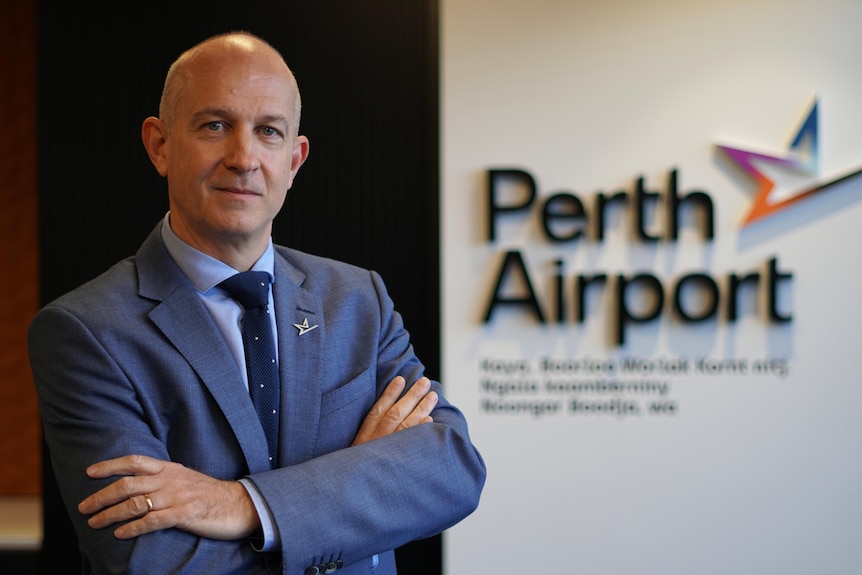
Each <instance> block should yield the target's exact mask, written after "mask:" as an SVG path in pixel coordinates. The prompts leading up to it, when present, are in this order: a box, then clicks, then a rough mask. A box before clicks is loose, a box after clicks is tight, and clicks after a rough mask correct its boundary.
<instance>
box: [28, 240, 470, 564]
mask: <svg viewBox="0 0 862 575" xmlns="http://www.w3.org/2000/svg"><path fill="white" fill-rule="evenodd" d="M273 297H274V299H275V311H276V322H277V325H278V338H279V345H278V347H279V354H280V355H279V369H280V375H281V385H282V392H281V414H282V419H281V424H280V447H279V468H278V469H275V470H269V465H268V458H267V447H266V439H265V437H264V434H263V431H262V429H261V427H260V423H259V421H258V419H257V416H256V414H255V411H254V408H253V406H252V403H251V400H250V399H249V396H248V393H247V391H246V389H245V386H244V384H243V379H242V377H241V374H240V372H239V368H238V367H237V365H236V362H235V361H234V360H233V358H232V356H231V354H230V352H229V351H228V349H227V346H226V344H225V343H224V340H223V339H222V337H221V336H220V334H219V332H218V330H217V328H216V327H215V325H214V323H213V321H212V320H211V318H210V316H209V314H208V312H207V310H206V309H205V307H204V306H203V304H202V302H201V301H200V298H199V296H198V295H197V294H196V292H195V291H194V289H193V288H192V286H191V284H190V283H189V281H188V280H187V279H186V277H185V275H184V274H183V273H182V272H181V271H180V269H179V267H178V266H177V265H176V264H175V263H174V261H173V260H172V259H171V258H170V256H169V255H168V253H167V251H166V250H165V247H164V245H163V244H162V242H161V239H160V235H159V228H158V227H157V228H156V230H155V231H154V232H153V233H152V234H151V235H150V237H149V238H148V239H147V240H146V242H145V243H144V244H143V245H142V247H141V249H140V250H139V251H138V253H137V254H136V256H135V257H132V258H129V259H126V260H124V261H122V262H120V263H118V264H117V265H115V266H114V267H113V268H111V269H110V270H108V271H107V272H105V273H104V274H103V275H101V276H100V277H98V278H97V279H95V280H93V281H91V282H89V283H87V284H85V285H84V286H82V287H80V288H78V289H76V290H74V291H73V292H71V293H69V294H66V295H65V296H63V297H61V298H59V299H58V300H56V301H54V302H53V303H51V304H49V305H47V306H46V307H45V308H44V309H42V310H41V311H40V312H39V313H38V314H37V316H36V318H35V319H34V321H33V324H32V326H31V329H30V361H31V366H32V369H33V374H34V378H35V382H36V387H37V390H38V394H39V401H40V410H41V414H42V421H43V426H44V433H45V437H46V440H47V443H48V446H49V448H50V451H51V461H52V464H53V467H54V470H55V473H56V476H57V479H58V483H59V486H60V490H61V493H62V495H63V499H64V501H65V503H66V506H67V509H68V512H69V514H70V516H71V518H72V522H73V524H74V525H75V529H76V531H77V534H78V537H79V540H80V544H81V548H82V551H83V553H84V556H85V558H86V560H87V561H88V562H89V564H90V569H91V570H92V572H93V573H141V574H146V575H153V574H154V573H159V574H160V575H164V574H168V573H183V574H190V573H202V574H203V573H205V574H207V575H217V574H228V573H231V574H233V573H236V574H240V573H241V574H243V575H247V574H251V573H267V572H275V573H284V574H301V573H305V571H306V569H307V568H309V567H311V566H315V565H325V564H327V563H329V562H335V561H339V560H340V563H339V564H340V565H343V566H342V567H341V568H340V569H339V571H338V573H340V574H352V573H386V574H388V573H394V572H395V563H394V555H393V553H392V551H391V550H392V549H394V548H395V547H398V546H400V545H402V544H404V543H407V542H409V541H411V540H413V539H417V538H422V537H428V536H431V535H434V534H436V533H439V532H440V531H441V530H443V529H445V528H447V527H449V526H451V525H453V524H454V523H456V522H457V521H459V520H460V519H462V518H463V517H465V516H466V515H468V514H469V513H470V512H472V511H473V509H475V506H476V505H477V503H478V499H479V494H480V492H481V489H482V486H483V483H484V479H485V468H484V464H483V462H482V459H481V457H480V455H479V454H478V452H477V451H476V450H475V448H474V447H473V445H472V444H471V442H470V438H469V436H468V433H467V425H466V423H465V421H464V418H463V416H462V415H461V413H460V412H459V411H458V410H457V409H456V408H455V407H453V406H452V405H450V404H449V403H447V402H446V400H445V399H444V398H443V396H442V395H441V400H440V402H439V405H438V406H437V408H436V409H435V410H434V412H433V413H432V416H433V418H434V423H432V424H426V425H420V426H417V427H413V428H411V429H408V430H405V431H400V432H397V433H394V434H392V435H390V436H388V437H385V438H382V439H379V440H376V441H372V442H369V443H367V444H364V445H361V446H357V447H350V443H351V442H352V440H353V437H354V436H355V434H356V432H357V431H358V428H359V426H360V424H361V422H362V421H363V419H364V417H365V415H366V414H367V412H368V410H369V409H370V408H371V406H372V404H373V403H374V401H375V400H376V399H377V397H378V396H379V394H380V393H381V392H382V390H383V388H384V387H385V386H386V384H387V383H388V382H389V381H390V380H391V379H392V378H393V377H395V376H396V375H403V376H404V377H405V378H406V379H407V381H408V383H412V382H414V381H415V380H416V379H418V378H419V377H420V376H421V375H422V373H423V366H422V365H421V363H420V362H419V360H418V359H417V358H416V356H415V355H414V353H413V349H412V346H411V345H410V343H409V339H408V334H407V332H406V331H405V330H404V327H403V324H402V321H401V318H400V316H399V315H398V313H397V312H395V311H394V309H393V305H392V302H391V300H390V298H389V297H388V295H387V293H386V291H385V287H384V285H383V283H382V281H381V279H380V278H379V276H377V274H375V273H373V272H370V271H367V270H363V269H360V268H357V267H354V266H350V265H347V264H343V263H339V262H334V261H332V260H327V259H324V258H319V257H315V256H310V255H308V254H303V253H301V252H297V251H295V250H291V249H287V248H283V247H278V246H277V247H276V257H275V283H274V285H273ZM306 318H307V319H308V323H309V324H310V325H317V326H318V327H317V328H315V329H313V330H311V331H308V332H307V333H304V334H303V335H299V330H297V329H296V328H295V327H294V326H293V324H295V323H302V321H303V320H304V319H306ZM432 385H433V386H432V389H435V390H436V391H437V392H438V393H439V392H440V389H439V384H437V383H436V382H434V383H433V384H432ZM130 453H138V454H144V455H149V456H152V457H157V458H162V459H169V460H171V461H176V462H179V463H182V464H184V465H186V466H188V467H190V468H193V469H196V470H198V471H201V472H203V473H206V474H208V475H211V476H214V477H218V478H221V479H239V478H241V477H246V476H247V477H249V478H250V479H251V480H252V481H253V482H254V484H255V485H256V486H257V487H258V489H259V490H260V492H261V494H262V495H263V497H264V499H265V501H266V503H267V505H268V506H269V508H270V509H271V510H272V513H273V515H274V518H275V522H276V525H277V528H278V530H279V533H280V535H281V540H282V543H283V545H282V549H281V552H280V553H259V552H256V551H255V550H253V549H252V547H251V545H250V543H249V542H248V541H245V540H243V541H230V542H225V541H214V540H209V539H205V538H201V537H197V536H195V535H192V534H189V533H186V532H184V531H180V530H177V529H169V530H164V531H160V532H156V533H153V534H148V535H143V536H141V537H138V538H137V539H135V540H131V541H120V540H117V539H115V538H114V536H113V534H112V532H113V529H112V528H108V529H104V530H100V531H96V530H93V529H91V528H90V527H89V526H87V524H86V518H85V517H83V516H81V514H80V513H78V511H77V509H76V506H77V504H78V502H80V501H81V500H82V499H84V498H85V497H86V496H88V495H89V494H91V493H93V492H95V491H96V490H97V489H99V488H101V487H103V486H104V485H106V484H107V483H108V482H107V481H94V480H91V479H88V478H87V476H86V473H85V469H86V467H87V466H89V465H91V464H93V463H95V462H97V461H101V460H104V459H108V458H113V457H119V456H122V455H126V454H130ZM312 571H313V569H312Z"/></svg>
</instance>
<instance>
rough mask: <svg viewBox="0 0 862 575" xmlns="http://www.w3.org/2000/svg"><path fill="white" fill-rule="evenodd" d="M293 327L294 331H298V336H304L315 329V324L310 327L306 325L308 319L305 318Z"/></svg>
mask: <svg viewBox="0 0 862 575" xmlns="http://www.w3.org/2000/svg"><path fill="white" fill-rule="evenodd" d="M293 327H295V328H296V329H298V330H299V335H305V334H307V333H308V332H310V331H311V330H313V329H314V328H316V327H317V324H314V325H311V326H310V325H308V318H305V319H303V320H302V323H295V324H293Z"/></svg>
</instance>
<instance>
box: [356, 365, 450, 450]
mask: <svg viewBox="0 0 862 575" xmlns="http://www.w3.org/2000/svg"><path fill="white" fill-rule="evenodd" d="M405 385H407V382H406V381H405V380H404V378H403V377H401V376H400V375H399V376H398V377H395V378H394V379H393V380H392V381H390V382H389V385H387V386H386V389H385V390H384V391H383V393H382V394H381V395H380V397H379V398H378V399H377V402H376V403H375V404H374V405H373V406H372V407H371V411H369V412H368V415H366V416H365V421H363V422H362V427H360V428H359V433H357V434H356V438H355V439H354V440H353V445H360V444H362V443H366V442H368V441H371V440H372V439H377V438H379V437H384V436H386V435H389V434H390V433H395V432H396V431H401V430H402V429H407V428H408V427H413V426H414V425H420V424H422V423H430V422H431V421H433V419H432V418H431V415H430V413H431V412H432V411H433V410H434V407H436V406H437V399H438V398H437V394H436V393H435V392H433V391H431V392H429V391H428V390H429V389H430V388H431V381H429V379H428V378H427V377H423V378H422V379H420V380H418V381H417V382H416V383H414V384H413V386H412V387H411V388H410V389H409V390H408V391H407V393H405V394H404V397H402V398H401V399H399V396H400V395H401V392H402V391H404V386H405Z"/></svg>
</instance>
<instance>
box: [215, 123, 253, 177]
mask: <svg viewBox="0 0 862 575" xmlns="http://www.w3.org/2000/svg"><path fill="white" fill-rule="evenodd" d="M224 162H225V165H226V166H227V168H228V169H230V170H233V171H236V172H252V171H254V170H256V169H258V168H259V167H260V162H259V160H258V158H257V153H256V148H255V139H254V135H253V134H246V133H242V132H240V131H237V132H233V133H232V134H231V137H230V138H229V139H228V141H227V149H226V150H225V156H224Z"/></svg>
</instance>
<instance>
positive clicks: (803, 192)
mask: <svg viewBox="0 0 862 575" xmlns="http://www.w3.org/2000/svg"><path fill="white" fill-rule="evenodd" d="M718 149H720V150H721V151H723V152H724V153H725V154H727V156H728V157H729V158H730V159H731V160H732V161H733V162H734V163H735V164H736V165H737V166H739V167H740V168H742V170H743V171H745V173H746V174H748V175H749V176H751V178H752V179H753V180H754V181H755V183H756V184H757V191H756V192H755V196H754V202H753V203H752V206H751V209H750V210H749V211H748V214H746V216H745V218H744V219H743V222H742V225H743V226H747V225H750V224H752V223H754V222H756V221H758V220H761V219H763V218H765V217H767V216H771V215H774V214H775V213H777V212H779V211H781V210H783V209H785V208H787V207H788V206H791V205H793V204H796V203H797V202H799V201H800V200H803V199H805V198H808V197H809V196H812V195H813V194H815V193H817V192H820V191H822V190H824V189H826V188H828V187H830V186H832V185H833V184H836V183H838V182H840V181H842V180H845V179H847V178H849V177H851V176H854V175H856V174H858V173H860V171H862V170H858V171H855V172H853V173H851V174H847V175H845V176H842V177H840V178H837V179H834V180H832V181H829V182H826V183H817V182H816V178H817V175H818V169H819V159H820V156H819V146H818V139H817V101H816V100H815V101H814V103H813V104H812V106H811V110H810V111H809V112H808V116H807V117H806V118H805V121H804V122H802V126H801V127H800V128H799V130H798V131H797V133H796V135H795V136H794V138H793V140H792V141H791V142H790V146H789V148H788V151H787V152H786V153H785V154H782V155H770V154H765V153H761V152H753V151H750V150H743V149H741V148H733V147H730V146H722V145H719V146H718ZM788 173H790V174H795V175H796V176H797V177H803V178H807V180H808V182H807V183H806V184H805V185H803V186H801V187H792V186H791V187H790V188H789V189H788V187H786V186H778V185H777V183H776V180H777V177H776V176H775V175H773V174H788Z"/></svg>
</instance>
